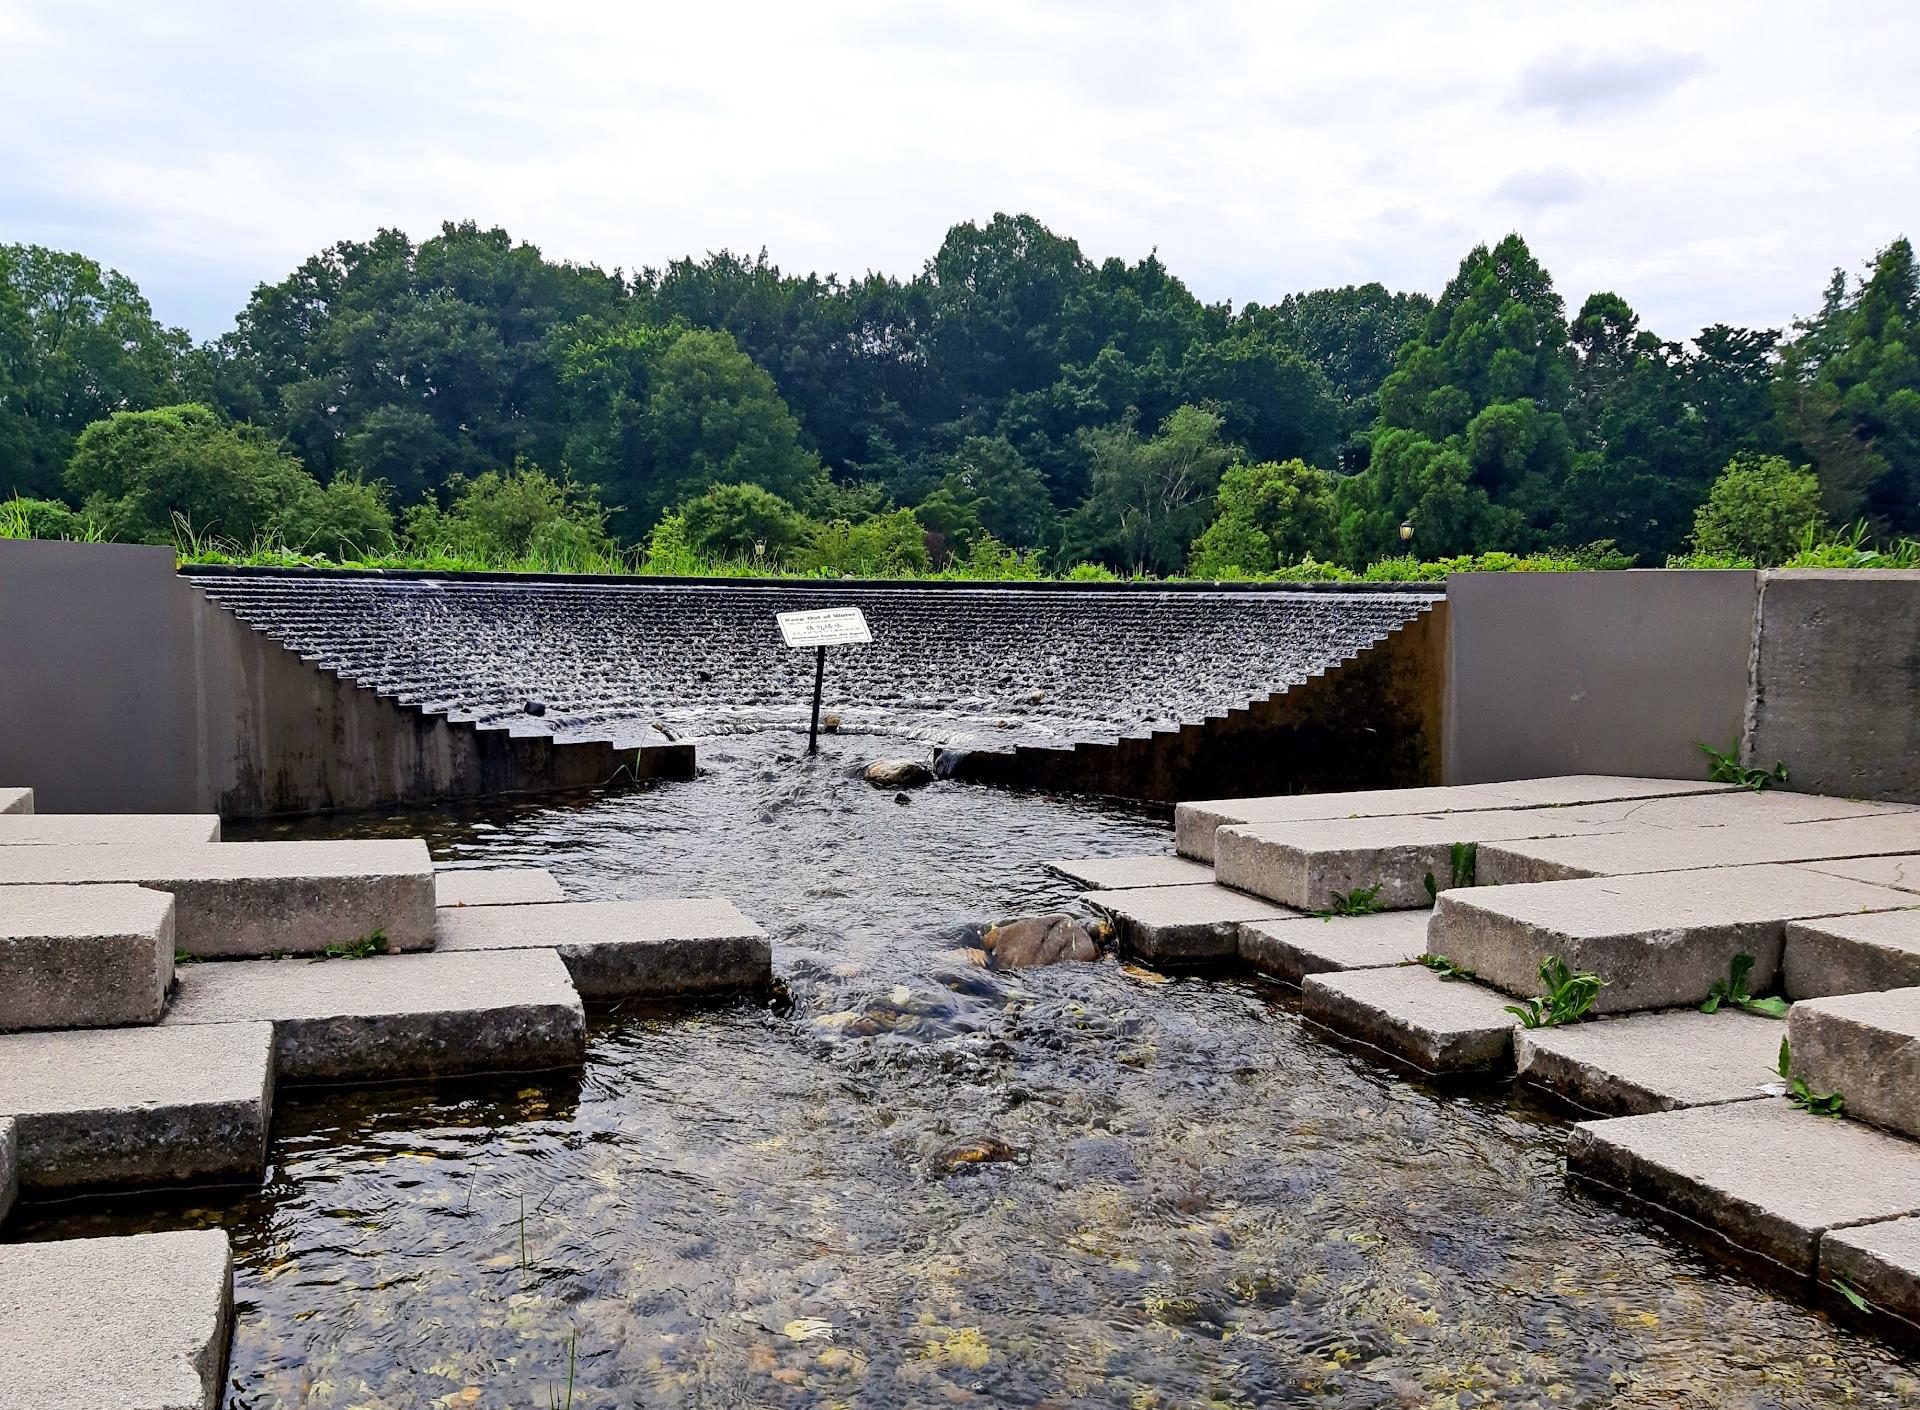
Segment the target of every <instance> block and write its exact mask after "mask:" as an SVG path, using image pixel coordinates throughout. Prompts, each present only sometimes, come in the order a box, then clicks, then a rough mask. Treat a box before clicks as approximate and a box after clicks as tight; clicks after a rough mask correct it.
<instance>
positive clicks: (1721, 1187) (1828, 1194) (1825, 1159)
mask: <svg viewBox="0 0 1920 1410" xmlns="http://www.w3.org/2000/svg"><path fill="white" fill-rule="evenodd" d="M1567 1173H1568V1174H1570V1175H1575V1176H1578V1177H1580V1178H1582V1179H1585V1180H1591V1181H1593V1182H1594V1183H1595V1184H1598V1185H1603V1186H1605V1187H1607V1188H1609V1189H1612V1190H1616V1191H1619V1192H1620V1193H1623V1194H1626V1195H1630V1196H1633V1197H1634V1198H1636V1199H1639V1200H1642V1201H1645V1202H1646V1203H1648V1204H1650V1205H1653V1206H1655V1207H1656V1208H1659V1209H1664V1210H1666V1211H1668V1212H1669V1213H1671V1214H1675V1215H1678V1216H1680V1217H1681V1218H1682V1219H1685V1220H1687V1221H1690V1222H1691V1223H1693V1224H1695V1225H1698V1226H1700V1227H1701V1228H1704V1229H1708V1230H1711V1231H1712V1232H1714V1233H1716V1234H1718V1235H1719V1236H1720V1237H1721V1238H1723V1239H1725V1240H1726V1241H1727V1242H1728V1243H1729V1244H1731V1245H1733V1246H1734V1247H1735V1248H1738V1249H1742V1250H1744V1251H1746V1252H1748V1253H1752V1254H1758V1255H1760V1256H1762V1257H1765V1258H1769V1259H1771V1260H1773V1261H1774V1262H1775V1263H1778V1264H1781V1265H1782V1266H1784V1267H1786V1268H1787V1269H1788V1270H1790V1271H1791V1272H1794V1273H1798V1274H1801V1275H1802V1276H1811V1275H1812V1273H1813V1271H1814V1268H1815V1265H1816V1263H1817V1262H1818V1257H1817V1254H1818V1249H1819V1245H1820V1239H1821V1235H1823V1234H1825V1233H1826V1232H1827V1231H1828V1230H1829V1229H1837V1228H1843V1227H1845V1226H1847V1225H1851V1224H1865V1223H1869V1222H1871V1221H1875V1220H1881V1219H1897V1218H1901V1217H1903V1216H1906V1215H1911V1214H1917V1213H1920V1145H1916V1144H1915V1143H1913V1142H1911V1141H1903V1140H1901V1139H1900V1138H1899V1137H1897V1136H1889V1135H1888V1134H1887V1133H1886V1132H1884V1131H1876V1130H1874V1129H1873V1128H1872V1127H1871V1126H1866V1125H1863V1124H1862V1123H1860V1122H1858V1121H1836V1120H1833V1119H1832V1118H1830V1117H1822V1116H1813V1115H1811V1114H1809V1113H1807V1112H1804V1111H1800V1110H1797V1109H1796V1108H1794V1107H1793V1106H1791V1105H1789V1104H1788V1103H1787V1102H1786V1101H1784V1100H1782V1099H1779V1098H1775V1099H1772V1100H1768V1101H1760V1102H1728V1103H1725V1104H1723V1105H1720V1106H1700V1107H1693V1108H1690V1109H1688V1110H1685V1111H1660V1112H1654V1113H1652V1114H1650V1115H1646V1116H1617V1117H1613V1118H1611V1119H1609V1120H1605V1121H1583V1122H1581V1123H1580V1124H1578V1125H1577V1126H1575V1127H1574V1129H1573V1134H1572V1136H1571V1137H1570V1138H1569V1139H1568V1141H1567Z"/></svg>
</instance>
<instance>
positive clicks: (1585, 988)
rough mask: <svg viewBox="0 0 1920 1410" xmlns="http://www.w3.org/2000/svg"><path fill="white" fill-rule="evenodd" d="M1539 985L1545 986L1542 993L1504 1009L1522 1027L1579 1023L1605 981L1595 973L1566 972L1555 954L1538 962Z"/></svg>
mask: <svg viewBox="0 0 1920 1410" xmlns="http://www.w3.org/2000/svg"><path fill="white" fill-rule="evenodd" d="M1540 982H1541V983H1542V984H1544V985H1546V986H1547V992H1546V993H1545V994H1543V995H1541V996H1540V997H1539V998H1537V999H1526V1000H1523V1001H1522V1002H1520V1003H1518V1004H1507V1005H1506V1006H1505V1007H1506V1010H1507V1012H1508V1013H1510V1014H1512V1015H1513V1016H1514V1017H1515V1018H1517V1019H1519V1020H1520V1024H1521V1026H1522V1027H1523V1028H1558V1027H1560V1025H1562V1024H1565V1023H1578V1022H1579V1021H1580V1020H1581V1019H1583V1018H1585V1017H1586V1016H1587V1010H1589V1009H1591V1008H1592V1007H1593V1002H1594V1000H1595V999H1597V998H1599V997H1600V991H1601V990H1602V989H1604V988H1606V987H1607V981H1606V980H1604V979H1602V978H1601V977H1600V976H1599V975H1597V974H1593V973H1591V972H1589V971H1587V970H1581V971H1579V972H1578V973H1575V972H1574V971H1572V970H1570V969H1568V968H1567V962H1566V961H1565V960H1563V959H1561V958H1560V957H1559V956H1557V955H1549V956H1547V958H1546V959H1544V960H1542V961H1540Z"/></svg>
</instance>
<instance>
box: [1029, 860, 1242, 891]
mask: <svg viewBox="0 0 1920 1410" xmlns="http://www.w3.org/2000/svg"><path fill="white" fill-rule="evenodd" d="M1047 870H1048V871H1050V872H1053V873H1054V874H1055V875H1056V876H1064V877H1065V878H1066V879H1067V880H1068V881H1071V882H1073V883H1075V884H1076V885H1079V886H1084V887H1086V888H1087V889H1088V890H1090V891H1131V890H1135V889H1137V888H1139V887H1143V886H1211V885H1213V868H1212V867H1210V866H1206V865H1204V864H1202V863H1200V862H1191V861H1188V860H1187V859H1186V858H1185V857H1088V858H1086V859H1085V860H1084V861H1077V862H1048V863H1047Z"/></svg>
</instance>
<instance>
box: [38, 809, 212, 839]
mask: <svg viewBox="0 0 1920 1410" xmlns="http://www.w3.org/2000/svg"><path fill="white" fill-rule="evenodd" d="M219 840H220V815H219V814H218V813H26V814H8V813H0V847H8V846H12V847H63V846H95V847H139V846H144V845H146V844H148V843H169V842H186V843H194V842H218V841H219Z"/></svg>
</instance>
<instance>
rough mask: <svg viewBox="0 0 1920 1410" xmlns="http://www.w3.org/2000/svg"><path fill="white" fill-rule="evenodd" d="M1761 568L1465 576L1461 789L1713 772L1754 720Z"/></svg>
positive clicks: (1451, 717) (1450, 735)
mask: <svg viewBox="0 0 1920 1410" xmlns="http://www.w3.org/2000/svg"><path fill="white" fill-rule="evenodd" d="M1754 592H1755V574H1753V573H1751V572H1737V571H1720V572H1694V571H1676V570H1672V569H1661V570H1652V571H1640V572H1623V573H1465V574H1457V575H1455V576H1453V577H1451V578H1449V579H1448V580H1447V604H1448V617H1449V621H1450V631H1449V635H1448V643H1447V671H1446V675H1447V723H1446V738H1447V745H1446V768H1445V776H1446V781H1447V782H1448V783H1490V782H1497V781H1499V780H1502V779H1511V778H1529V777H1535V776H1538V775H1542V774H1563V773H1597V774H1644V775H1652V776H1657V777H1665V778H1704V777H1705V776H1706V759H1705V756H1704V755H1703V754H1701V752H1700V750H1699V749H1698V747H1697V745H1698V744H1699V743H1702V742H1705V743H1711V744H1712V745H1714V747H1716V748H1722V749H1724V748H1725V747H1726V746H1727V745H1728V744H1729V743H1730V742H1731V741H1732V740H1733V739H1735V738H1736V737H1737V736H1738V735H1739V734H1740V732H1741V728H1742V722H1743V721H1744V719H1745V716H1746V702H1747V672H1748V661H1749V656H1750V654H1751V649H1752V642H1753V610H1754Z"/></svg>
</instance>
